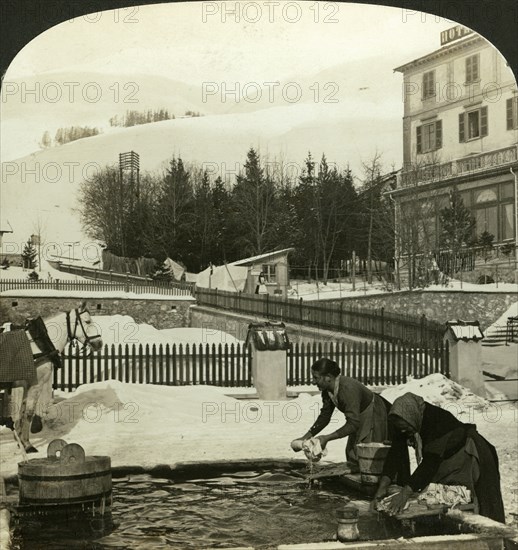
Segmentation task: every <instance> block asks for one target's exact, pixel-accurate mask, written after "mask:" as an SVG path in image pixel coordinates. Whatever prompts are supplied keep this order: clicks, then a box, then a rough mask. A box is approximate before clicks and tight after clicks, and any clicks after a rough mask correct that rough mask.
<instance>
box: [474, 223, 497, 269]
mask: <svg viewBox="0 0 518 550" xmlns="http://www.w3.org/2000/svg"><path fill="white" fill-rule="evenodd" d="M494 240H495V236H494V235H493V234H492V233H489V231H487V230H486V231H484V232H483V233H481V234H480V235H479V237H478V239H477V243H476V244H477V245H478V246H479V247H480V251H481V253H482V257H483V258H484V263H486V262H487V261H488V260H489V258H491V252H492V250H493V246H494V245H493V242H494Z"/></svg>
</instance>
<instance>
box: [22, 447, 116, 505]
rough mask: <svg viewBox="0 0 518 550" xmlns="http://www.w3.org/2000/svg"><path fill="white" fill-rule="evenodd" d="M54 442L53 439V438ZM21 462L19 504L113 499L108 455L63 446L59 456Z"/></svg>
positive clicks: (74, 502)
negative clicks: (92, 453) (93, 454)
mask: <svg viewBox="0 0 518 550" xmlns="http://www.w3.org/2000/svg"><path fill="white" fill-rule="evenodd" d="M53 443H54V442H53ZM50 451H51V447H50V445H49V453H48V454H49V455H50V456H48V457H47V458H35V459H32V460H30V461H29V462H21V463H19V464H18V479H19V487H20V504H32V505H41V506H45V505H50V504H79V503H87V502H96V501H101V500H107V501H108V502H109V501H110V498H111V490H112V475H111V460H110V457H109V456H85V455H84V451H83V449H82V447H80V446H79V445H77V444H75V443H72V444H70V445H66V444H65V446H63V448H62V450H61V451H60V453H59V456H57V453H56V452H54V453H53V452H50Z"/></svg>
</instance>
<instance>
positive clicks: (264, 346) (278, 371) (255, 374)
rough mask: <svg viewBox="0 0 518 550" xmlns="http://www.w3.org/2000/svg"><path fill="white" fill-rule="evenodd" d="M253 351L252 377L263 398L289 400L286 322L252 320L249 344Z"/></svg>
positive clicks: (247, 341)
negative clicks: (287, 393) (287, 390)
mask: <svg viewBox="0 0 518 550" xmlns="http://www.w3.org/2000/svg"><path fill="white" fill-rule="evenodd" d="M249 345H250V347H251V351H252V378H253V383H254V387H255V389H256V390H257V395H258V397H259V399H264V400H267V401H269V400H279V399H286V397H287V396H286V385H287V384H286V363H287V355H288V349H289V346H290V344H289V340H288V335H287V334H286V327H285V325H284V323H275V322H264V323H250V325H248V334H247V337H246V342H245V347H248V346H249Z"/></svg>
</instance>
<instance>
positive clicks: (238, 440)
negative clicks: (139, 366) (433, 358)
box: [0, 374, 518, 522]
mask: <svg viewBox="0 0 518 550" xmlns="http://www.w3.org/2000/svg"><path fill="white" fill-rule="evenodd" d="M308 389H310V388H309V387H308ZM311 389H314V388H311ZM408 390H410V391H413V392H415V393H418V394H420V395H422V396H423V397H424V398H425V399H427V400H429V401H430V402H432V403H435V404H439V405H441V406H443V407H447V408H448V410H449V411H450V412H452V414H455V415H457V416H458V417H459V419H460V420H462V421H464V422H474V423H476V424H477V426H478V428H479V430H480V432H481V433H482V434H483V435H484V436H485V437H487V439H488V440H489V441H491V443H493V444H494V445H495V446H496V448H497V451H498V455H499V458H500V471H501V475H502V478H503V483H502V490H503V495H504V502H505V506H506V513H507V520H508V522H513V521H515V520H516V515H513V514H516V513H517V512H518V463H517V461H516V460H515V459H516V456H517V453H518V430H517V427H518V409H517V408H516V407H515V405H514V404H509V403H507V404H499V405H491V404H489V403H488V402H486V401H484V400H483V399H481V398H478V397H476V396H473V395H472V394H471V393H470V392H468V391H467V390H465V389H464V388H462V387H460V386H458V385H457V384H455V383H453V382H451V381H450V380H447V379H446V378H444V377H443V376H442V375H439V374H434V375H430V376H428V377H427V378H425V379H422V380H414V381H411V382H409V383H407V384H406V385H405V386H404V387H397V388H390V389H388V390H386V392H385V393H384V395H385V396H386V397H387V398H389V399H390V400H392V399H394V398H395V397H397V396H398V395H400V394H402V393H404V392H405V391H408ZM224 391H225V390H224V389H223V388H216V387H211V386H195V387H165V386H151V385H139V384H124V383H121V382H118V381H107V382H99V383H96V384H89V385H85V386H81V387H80V388H79V389H78V390H77V391H76V392H74V393H70V394H68V393H60V392H57V393H56V396H55V404H53V405H52V406H50V407H49V408H48V411H47V413H48V414H47V421H46V425H45V428H44V430H43V431H42V432H40V433H39V434H37V435H33V436H32V438H31V439H32V442H33V443H34V444H35V445H36V447H38V448H39V450H40V452H39V453H38V454H34V455H31V458H37V457H43V456H45V452H46V447H47V445H48V443H49V442H50V441H52V440H53V439H55V438H63V439H65V440H66V441H67V442H75V443H79V444H80V445H82V446H83V448H84V449H85V451H86V453H87V454H88V455H108V456H110V457H111V459H112V465H113V466H135V465H140V466H145V467H151V466H154V465H157V464H169V465H172V464H174V463H177V462H184V461H205V460H231V459H254V458H257V459H259V458H282V459H289V458H302V457H301V456H300V455H297V454H295V453H293V451H292V450H291V449H290V441H291V440H292V439H294V438H296V437H299V436H301V435H302V434H303V433H305V431H306V430H307V429H308V428H309V426H310V425H311V424H312V423H313V422H314V420H315V418H316V415H317V414H318V411H319V407H320V402H321V401H320V396H318V395H314V396H311V395H309V394H301V395H300V396H299V397H298V398H296V399H293V400H289V401H279V402H273V401H259V400H237V399H234V398H232V397H229V396H226V395H224ZM341 422H343V416H342V415H341V414H336V415H335V416H334V417H333V420H332V424H331V425H330V427H329V428H328V429H332V430H334V429H335V428H336V427H337V426H338V425H339V424H340V423H341ZM0 442H1V446H2V453H1V456H0V473H1V474H2V475H4V476H8V475H12V474H15V473H16V471H17V463H18V462H19V461H20V460H21V459H22V457H21V455H20V452H19V451H18V449H17V447H16V444H15V442H14V439H13V436H12V433H11V431H10V430H7V429H6V428H2V429H0ZM343 459H344V442H341V441H335V442H332V443H331V444H330V445H329V453H328V455H327V457H326V459H325V460H326V461H331V462H342V461H343Z"/></svg>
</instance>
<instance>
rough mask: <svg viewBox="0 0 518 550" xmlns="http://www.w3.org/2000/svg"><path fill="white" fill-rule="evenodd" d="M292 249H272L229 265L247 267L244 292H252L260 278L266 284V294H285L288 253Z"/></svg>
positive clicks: (288, 282) (254, 290)
mask: <svg viewBox="0 0 518 550" xmlns="http://www.w3.org/2000/svg"><path fill="white" fill-rule="evenodd" d="M293 250H295V249H294V248H283V249H282V250H274V251H272V252H266V253H265V254H259V255H257V256H251V257H250V258H244V259H242V260H237V261H235V262H232V263H231V264H229V265H235V266H242V267H247V268H248V277H247V280H246V284H245V288H244V292H247V293H250V294H254V293H255V292H256V289H257V287H258V285H259V283H260V279H261V282H263V283H264V285H265V286H266V290H267V292H268V294H274V295H279V296H286V294H287V291H288V287H289V284H290V280H289V263H288V254H289V253H290V252H292V251H293ZM261 275H262V276H261Z"/></svg>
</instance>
